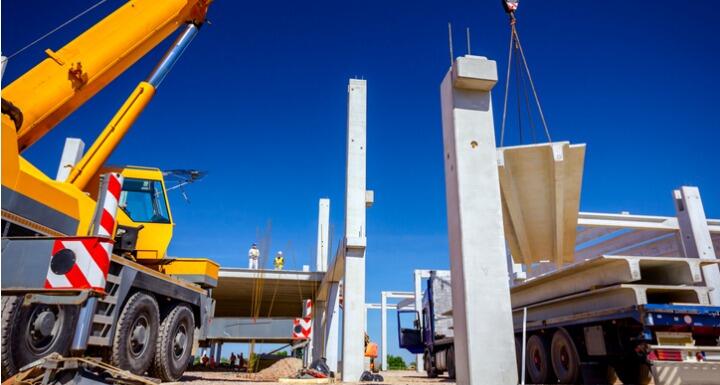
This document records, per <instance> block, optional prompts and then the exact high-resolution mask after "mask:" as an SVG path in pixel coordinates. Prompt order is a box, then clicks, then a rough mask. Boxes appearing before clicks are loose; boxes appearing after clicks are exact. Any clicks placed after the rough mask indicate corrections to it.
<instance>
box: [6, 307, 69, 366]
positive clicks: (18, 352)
mask: <svg viewBox="0 0 720 385" xmlns="http://www.w3.org/2000/svg"><path fill="white" fill-rule="evenodd" d="M22 301H23V297H22V296H3V298H2V376H3V379H7V378H8V377H9V376H11V375H13V374H15V373H17V370H18V368H21V367H23V366H25V365H27V364H29V363H31V362H33V361H36V360H39V359H41V358H43V357H45V356H47V355H48V354H50V353H60V354H62V355H67V353H68V351H69V350H70V344H71V343H72V338H73V333H72V330H73V329H74V327H75V321H76V319H77V313H78V308H77V306H60V305H46V304H32V305H30V306H22Z"/></svg>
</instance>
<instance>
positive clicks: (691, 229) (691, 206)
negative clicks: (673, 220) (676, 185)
mask: <svg viewBox="0 0 720 385" xmlns="http://www.w3.org/2000/svg"><path fill="white" fill-rule="evenodd" d="M673 197H674V198H675V211H676V212H677V220H678V226H679V227H680V245H681V246H682V255H683V256H684V257H686V258H699V259H701V260H703V261H712V262H717V259H718V258H717V252H718V250H715V247H714V246H713V239H712V236H711V234H710V228H709V226H708V220H707V218H706V217H705V209H704V208H703V204H702V199H700V191H699V190H698V188H697V187H688V186H683V187H681V188H680V189H678V190H675V191H673ZM703 275H704V277H705V284H706V285H707V286H708V287H709V288H711V291H710V293H709V295H710V303H711V304H712V305H715V306H720V268H719V267H718V265H717V264H707V265H704V266H703Z"/></svg>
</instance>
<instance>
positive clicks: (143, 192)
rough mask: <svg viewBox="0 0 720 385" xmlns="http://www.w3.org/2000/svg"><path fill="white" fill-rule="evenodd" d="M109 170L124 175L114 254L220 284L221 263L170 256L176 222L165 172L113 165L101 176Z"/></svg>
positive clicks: (205, 283)
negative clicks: (171, 207)
mask: <svg viewBox="0 0 720 385" xmlns="http://www.w3.org/2000/svg"><path fill="white" fill-rule="evenodd" d="M106 172H117V173H120V174H121V175H122V176H123V186H122V191H121V192H120V199H119V202H118V207H119V208H120V209H119V210H118V213H117V231H116V234H115V246H114V248H113V253H114V254H116V255H119V256H123V257H125V258H129V259H131V260H134V261H136V262H139V263H141V264H143V265H145V266H147V267H149V268H152V269H154V270H157V271H159V272H162V273H164V274H168V275H171V276H174V277H176V278H180V279H183V280H186V281H190V282H192V283H195V284H198V285H200V286H202V287H214V286H216V285H217V276H218V271H219V266H218V265H217V263H215V262H213V261H212V260H210V259H206V258H177V257H169V256H168V255H167V250H168V246H169V245H170V240H171V239H172V236H173V228H174V227H175V223H174V222H173V217H172V212H171V211H170V201H169V199H168V194H167V191H168V188H167V186H166V184H165V177H164V173H163V171H162V170H160V169H158V168H151V167H139V166H121V167H117V166H109V167H105V168H103V169H102V170H101V171H100V172H99V173H98V175H99V174H102V173H106ZM97 183H99V179H97V182H96V181H95V180H93V182H91V183H90V184H89V186H97ZM171 189H172V187H171ZM90 190H91V191H92V190H97V188H95V187H93V188H91V189H90ZM95 198H97V197H95Z"/></svg>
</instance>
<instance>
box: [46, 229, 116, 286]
mask: <svg viewBox="0 0 720 385" xmlns="http://www.w3.org/2000/svg"><path fill="white" fill-rule="evenodd" d="M112 248H113V241H111V240H110V239H106V238H96V237H79V238H63V239H58V240H56V241H55V243H54V244H53V249H52V256H51V259H50V266H48V272H47V275H46V276H45V288H47V289H92V290H96V291H105V281H106V279H107V274H108V270H109V268H110V255H111V253H112Z"/></svg>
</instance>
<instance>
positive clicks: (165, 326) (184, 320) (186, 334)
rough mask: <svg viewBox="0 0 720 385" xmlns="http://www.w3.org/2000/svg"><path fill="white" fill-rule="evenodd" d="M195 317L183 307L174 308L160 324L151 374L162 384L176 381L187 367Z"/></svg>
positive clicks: (188, 309)
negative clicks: (161, 381)
mask: <svg viewBox="0 0 720 385" xmlns="http://www.w3.org/2000/svg"><path fill="white" fill-rule="evenodd" d="M194 331H195V317H194V316H193V313H192V311H191V310H190V308H188V307H187V306H185V305H179V306H177V307H175V308H174V309H173V310H172V311H171V312H170V314H168V315H167V317H165V319H164V320H163V322H162V323H161V324H160V331H159V333H158V336H157V342H156V345H155V359H154V360H153V367H152V373H153V374H154V375H156V376H157V377H159V378H160V379H161V380H163V382H174V381H178V380H179V379H180V378H181V377H182V375H183V372H185V369H186V368H187V365H188V360H189V358H190V351H191V350H192V344H193V333H194Z"/></svg>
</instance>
